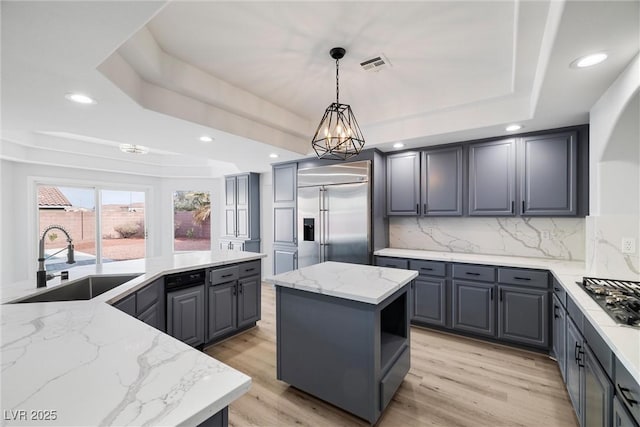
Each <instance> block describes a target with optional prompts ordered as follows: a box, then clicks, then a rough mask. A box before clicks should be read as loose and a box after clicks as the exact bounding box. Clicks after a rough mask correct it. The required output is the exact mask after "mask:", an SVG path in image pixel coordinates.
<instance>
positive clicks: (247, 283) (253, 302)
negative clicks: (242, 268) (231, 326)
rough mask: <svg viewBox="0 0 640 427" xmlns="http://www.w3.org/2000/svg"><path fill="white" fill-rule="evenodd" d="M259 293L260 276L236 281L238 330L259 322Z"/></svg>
mask: <svg viewBox="0 0 640 427" xmlns="http://www.w3.org/2000/svg"><path fill="white" fill-rule="evenodd" d="M261 291H262V289H261V282H260V276H252V277H247V278H245V279H240V280H239V281H238V328H242V327H244V326H247V325H250V324H253V323H255V322H256V321H258V320H260V300H261Z"/></svg>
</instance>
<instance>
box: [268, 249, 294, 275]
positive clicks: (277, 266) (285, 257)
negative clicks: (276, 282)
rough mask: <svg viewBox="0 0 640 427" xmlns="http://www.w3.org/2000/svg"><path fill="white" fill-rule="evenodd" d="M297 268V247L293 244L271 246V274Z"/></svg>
mask: <svg viewBox="0 0 640 427" xmlns="http://www.w3.org/2000/svg"><path fill="white" fill-rule="evenodd" d="M296 268H298V249H297V248H296V247H295V246H282V247H276V246H274V248H273V274H280V273H286V272H287V271H292V270H295V269H296Z"/></svg>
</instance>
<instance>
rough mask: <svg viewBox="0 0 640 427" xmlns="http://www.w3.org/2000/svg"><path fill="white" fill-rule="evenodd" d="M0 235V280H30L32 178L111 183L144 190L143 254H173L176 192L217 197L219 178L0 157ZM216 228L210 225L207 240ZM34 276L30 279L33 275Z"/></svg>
mask: <svg viewBox="0 0 640 427" xmlns="http://www.w3.org/2000/svg"><path fill="white" fill-rule="evenodd" d="M0 174H1V175H0V176H1V177H2V183H1V189H2V193H1V200H2V205H1V208H0V210H1V217H0V225H1V227H2V228H1V232H2V234H1V236H2V238H1V239H0V254H2V257H0V272H1V276H0V277H1V278H2V279H1V281H0V283H12V282H16V281H20V280H24V279H32V278H35V272H36V269H37V262H36V258H37V240H38V236H37V232H36V229H37V222H36V221H37V218H36V209H35V206H36V203H37V202H36V201H37V195H36V189H35V185H34V183H35V182H37V181H44V182H51V183H65V184H67V185H73V184H74V183H75V184H85V185H105V186H109V185H113V186H117V187H119V188H123V189H124V188H143V189H145V190H146V191H147V200H146V209H145V210H146V214H147V217H146V224H147V229H148V232H149V244H148V246H147V256H150V257H151V256H161V255H168V254H171V253H172V252H173V215H172V212H173V199H172V194H173V192H174V191H176V190H203V191H211V193H212V194H211V200H212V201H216V200H219V197H220V181H221V180H220V179H218V178H208V179H207V178H199V179H180V178H157V177H147V176H139V175H130V174H125V173H108V172H96V171H93V170H84V169H76V168H64V167H57V166H46V165H36V164H28V163H17V162H12V161H7V160H1V161H0ZM219 212H220V209H219V206H216V205H215V204H214V206H212V219H211V223H212V224H217V223H219V221H220V219H219ZM219 236H220V230H219V228H217V227H213V228H212V234H211V239H212V242H214V243H215V242H217V240H218V237H219ZM34 280H35V279H34Z"/></svg>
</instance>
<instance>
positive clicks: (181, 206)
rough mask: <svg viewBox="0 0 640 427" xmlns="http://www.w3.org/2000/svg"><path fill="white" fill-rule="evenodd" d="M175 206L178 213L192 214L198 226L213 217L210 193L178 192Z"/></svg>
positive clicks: (174, 199) (174, 200)
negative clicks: (186, 212) (187, 212)
mask: <svg viewBox="0 0 640 427" xmlns="http://www.w3.org/2000/svg"><path fill="white" fill-rule="evenodd" d="M173 206H174V208H175V210H176V211H189V212H192V215H193V220H194V221H195V222H196V223H197V224H203V223H204V222H205V221H206V220H207V219H209V217H210V216H211V196H210V195H209V193H208V192H200V191H176V193H175V194H174V198H173Z"/></svg>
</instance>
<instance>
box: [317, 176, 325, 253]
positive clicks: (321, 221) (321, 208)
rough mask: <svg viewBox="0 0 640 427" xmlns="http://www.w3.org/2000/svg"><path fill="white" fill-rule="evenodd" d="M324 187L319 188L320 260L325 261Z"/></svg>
mask: <svg viewBox="0 0 640 427" xmlns="http://www.w3.org/2000/svg"><path fill="white" fill-rule="evenodd" d="M323 202H324V189H323V188H322V187H320V188H319V189H318V239H319V240H320V250H319V251H318V262H323V261H324V250H323V249H324V241H323V240H322V239H323V237H324V224H323V218H324V212H323V210H324V206H323V204H324V203H323Z"/></svg>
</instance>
